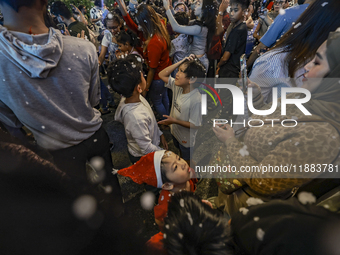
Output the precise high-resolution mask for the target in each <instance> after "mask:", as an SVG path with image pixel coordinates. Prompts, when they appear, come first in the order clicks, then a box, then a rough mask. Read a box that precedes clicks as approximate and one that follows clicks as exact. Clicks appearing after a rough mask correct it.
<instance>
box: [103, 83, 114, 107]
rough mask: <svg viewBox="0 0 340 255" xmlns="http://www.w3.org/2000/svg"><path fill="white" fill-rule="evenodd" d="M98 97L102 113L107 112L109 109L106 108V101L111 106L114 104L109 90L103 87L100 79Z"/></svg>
mask: <svg viewBox="0 0 340 255" xmlns="http://www.w3.org/2000/svg"><path fill="white" fill-rule="evenodd" d="M100 97H101V99H100V104H101V105H102V109H103V110H104V111H107V110H108V109H109V108H108V107H107V101H109V102H110V103H111V104H114V103H115V101H114V99H113V97H112V95H111V93H110V91H109V89H108V88H107V87H106V86H105V84H104V82H103V81H102V79H100Z"/></svg>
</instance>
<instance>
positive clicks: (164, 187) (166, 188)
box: [162, 182, 174, 190]
mask: <svg viewBox="0 0 340 255" xmlns="http://www.w3.org/2000/svg"><path fill="white" fill-rule="evenodd" d="M173 188H174V185H173V184H172V183H170V182H166V183H164V184H163V185H162V189H164V190H173Z"/></svg>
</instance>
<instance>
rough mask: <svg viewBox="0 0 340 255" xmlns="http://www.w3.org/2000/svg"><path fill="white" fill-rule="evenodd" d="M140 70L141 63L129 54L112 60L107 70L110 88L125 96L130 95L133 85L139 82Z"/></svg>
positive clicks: (140, 79)
mask: <svg viewBox="0 0 340 255" xmlns="http://www.w3.org/2000/svg"><path fill="white" fill-rule="evenodd" d="M141 72H142V63H141V62H139V61H138V58H137V57H135V56H131V55H129V56H127V57H126V58H124V59H117V60H115V61H113V62H112V63H111V64H110V65H109V67H108V70H107V74H108V80H109V83H110V85H111V87H112V89H113V90H114V91H116V92H117V93H119V94H121V95H123V96H124V97H126V98H129V97H131V96H132V94H133V91H134V89H135V87H136V86H137V85H138V84H140V83H141V81H142V78H141V75H140V74H141Z"/></svg>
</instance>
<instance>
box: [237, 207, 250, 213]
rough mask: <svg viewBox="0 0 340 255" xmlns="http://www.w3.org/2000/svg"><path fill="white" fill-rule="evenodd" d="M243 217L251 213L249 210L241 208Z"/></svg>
mask: <svg viewBox="0 0 340 255" xmlns="http://www.w3.org/2000/svg"><path fill="white" fill-rule="evenodd" d="M238 210H239V211H240V212H241V213H242V214H243V215H246V214H247V213H248V212H249V209H247V208H245V207H241V208H240V209H238Z"/></svg>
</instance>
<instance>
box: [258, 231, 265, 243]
mask: <svg viewBox="0 0 340 255" xmlns="http://www.w3.org/2000/svg"><path fill="white" fill-rule="evenodd" d="M264 234H265V233H264V231H263V230H262V229H261V228H258V229H257V230H256V237H257V239H258V240H259V241H263V237H264Z"/></svg>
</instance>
